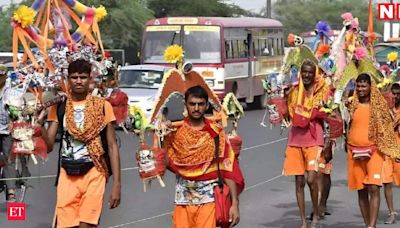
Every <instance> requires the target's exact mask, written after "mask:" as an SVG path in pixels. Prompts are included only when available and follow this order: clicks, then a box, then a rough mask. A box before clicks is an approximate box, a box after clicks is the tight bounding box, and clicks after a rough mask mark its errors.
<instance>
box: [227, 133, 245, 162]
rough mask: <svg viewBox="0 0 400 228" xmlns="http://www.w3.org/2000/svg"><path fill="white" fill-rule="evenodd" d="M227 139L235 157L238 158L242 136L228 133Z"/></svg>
mask: <svg viewBox="0 0 400 228" xmlns="http://www.w3.org/2000/svg"><path fill="white" fill-rule="evenodd" d="M228 139H229V143H230V144H231V146H232V149H233V151H234V152H235V157H236V158H238V157H239V156H240V151H241V150H242V144H243V141H242V138H241V137H240V136H239V135H228Z"/></svg>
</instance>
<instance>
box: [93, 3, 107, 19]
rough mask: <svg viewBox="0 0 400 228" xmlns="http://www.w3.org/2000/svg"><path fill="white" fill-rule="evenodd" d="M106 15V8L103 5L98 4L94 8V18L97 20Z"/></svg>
mask: <svg viewBox="0 0 400 228" xmlns="http://www.w3.org/2000/svg"><path fill="white" fill-rule="evenodd" d="M106 16H107V10H106V8H105V7H104V6H102V5H101V6H99V7H97V8H96V14H95V18H96V20H97V21H98V22H100V21H101V20H103V19H104V18H105V17H106Z"/></svg>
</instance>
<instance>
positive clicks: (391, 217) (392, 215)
mask: <svg viewBox="0 0 400 228" xmlns="http://www.w3.org/2000/svg"><path fill="white" fill-rule="evenodd" d="M396 215H397V212H395V211H393V212H389V214H388V218H387V219H386V220H385V222H384V224H395V223H396Z"/></svg>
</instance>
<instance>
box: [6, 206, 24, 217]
mask: <svg viewBox="0 0 400 228" xmlns="http://www.w3.org/2000/svg"><path fill="white" fill-rule="evenodd" d="M25 209H26V205H25V203H8V204H7V215H8V220H9V221H25V218H26V213H25Z"/></svg>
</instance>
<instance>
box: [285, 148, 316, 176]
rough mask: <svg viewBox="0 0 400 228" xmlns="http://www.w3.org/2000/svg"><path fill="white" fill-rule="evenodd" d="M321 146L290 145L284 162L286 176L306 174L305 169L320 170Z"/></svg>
mask: <svg viewBox="0 0 400 228" xmlns="http://www.w3.org/2000/svg"><path fill="white" fill-rule="evenodd" d="M320 151H321V147H319V146H312V147H293V146H288V147H287V149H286V154H285V162H284V164H283V174H284V175H285V176H291V175H304V173H305V171H318V157H319V154H320Z"/></svg>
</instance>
